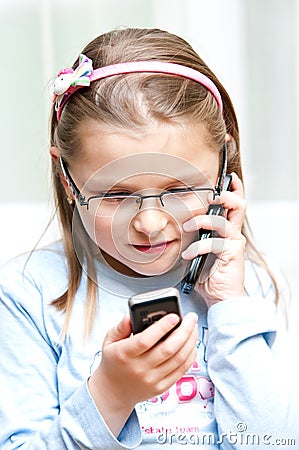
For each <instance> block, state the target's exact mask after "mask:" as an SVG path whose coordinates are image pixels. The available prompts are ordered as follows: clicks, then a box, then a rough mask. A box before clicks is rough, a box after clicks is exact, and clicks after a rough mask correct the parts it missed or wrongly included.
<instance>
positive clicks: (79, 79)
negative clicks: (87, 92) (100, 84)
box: [54, 54, 92, 111]
mask: <svg viewBox="0 0 299 450" xmlns="http://www.w3.org/2000/svg"><path fill="white" fill-rule="evenodd" d="M91 72H92V61H91V59H89V58H87V56H85V55H83V54H81V55H80V56H79V65H78V67H77V68H76V69H71V68H66V69H63V70H61V71H60V72H59V74H58V75H57V77H56V80H55V82H54V94H55V97H54V101H55V109H56V111H58V110H59V109H60V108H61V107H62V105H63V104H64V103H65V102H66V100H67V98H68V97H69V96H70V95H72V94H73V93H74V92H75V91H76V90H77V89H79V88H80V87H85V86H89V85H90V75H91Z"/></svg>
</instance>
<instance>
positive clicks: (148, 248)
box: [133, 241, 173, 254]
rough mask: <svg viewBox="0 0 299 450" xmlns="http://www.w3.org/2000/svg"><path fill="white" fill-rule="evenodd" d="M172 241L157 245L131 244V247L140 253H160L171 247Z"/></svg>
mask: <svg viewBox="0 0 299 450" xmlns="http://www.w3.org/2000/svg"><path fill="white" fill-rule="evenodd" d="M172 242H173V241H167V242H159V243H158V244H133V247H134V248H135V249H136V250H138V251H139V252H141V253H150V254H152V253H161V252H163V251H165V250H166V249H167V248H168V247H170V246H171V244H172Z"/></svg>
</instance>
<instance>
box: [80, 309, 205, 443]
mask: <svg viewBox="0 0 299 450" xmlns="http://www.w3.org/2000/svg"><path fill="white" fill-rule="evenodd" d="M178 321H179V317H178V316H177V315H176V314H168V315H166V316H164V317H163V318H162V319H160V320H159V321H158V322H155V323H154V324H152V325H151V326H150V327H148V328H147V329H146V330H144V331H143V332H142V333H139V334H136V335H131V324H130V318H129V316H126V317H124V319H123V320H122V321H121V322H120V323H119V324H118V325H117V326H116V327H114V328H112V329H111V330H110V331H109V332H108V334H107V336H106V338H105V341H104V344H103V352H102V360H101V363H100V365H99V367H98V368H97V369H96V371H95V372H94V374H93V375H92V376H91V377H90V379H89V382H88V384H89V390H90V393H91V395H92V397H93V398H94V401H95V403H96V405H97V407H98V409H99V411H100V412H101V414H102V416H103V418H104V420H105V422H106V423H107V425H108V426H109V428H110V430H111V431H112V433H113V434H114V435H115V436H117V435H118V434H119V432H120V431H121V429H122V427H123V425H124V423H125V422H126V420H127V418H128V417H129V415H130V413H131V411H132V410H133V409H134V407H135V405H136V403H138V402H140V401H145V400H148V399H150V398H152V397H155V396H157V395H159V394H162V393H163V392H164V391H166V390H167V389H168V388H169V387H170V386H172V385H173V384H174V383H175V382H176V381H178V380H179V379H180V378H181V377H182V376H183V375H184V373H185V372H186V371H187V370H188V369H189V368H190V367H191V366H192V364H193V362H194V360H195V358H196V341H197V316H196V314H194V313H189V314H187V315H186V316H185V317H184V319H183V320H182V323H181V324H180V326H179V327H178V328H176V329H175V330H174V331H173V332H172V333H171V334H170V335H169V336H168V337H167V338H166V339H165V340H163V341H161V342H159V341H160V339H161V338H162V337H163V336H164V335H165V334H166V333H167V332H168V331H170V330H171V329H172V328H174V327H175V325H176V324H177V323H178Z"/></svg>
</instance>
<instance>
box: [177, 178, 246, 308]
mask: <svg viewBox="0 0 299 450" xmlns="http://www.w3.org/2000/svg"><path fill="white" fill-rule="evenodd" d="M232 176H233V177H232V183H231V191H224V192H223V193H222V194H221V196H220V198H218V199H217V200H216V201H215V202H214V203H219V200H220V203H221V204H222V205H223V207H224V208H225V209H226V210H227V216H226V218H225V217H222V216H213V215H209V216H208V215H199V216H196V217H194V218H192V219H191V220H189V221H188V222H185V223H184V224H183V229H184V231H192V232H194V231H195V230H199V229H206V230H215V231H216V232H217V233H218V235H220V237H214V238H209V239H204V240H201V241H197V242H193V243H192V244H191V245H190V246H189V247H188V248H187V249H186V250H185V251H184V252H183V253H182V257H183V258H184V259H187V260H191V259H193V258H195V257H196V256H198V255H204V254H206V253H213V254H214V255H215V256H216V260H215V262H214V264H213V266H212V267H211V269H210V271H209V272H208V273H207V274H205V277H204V278H203V279H201V278H200V279H199V280H198V281H197V283H196V285H195V290H196V291H197V292H199V293H200V294H201V295H202V297H203V298H204V299H205V301H206V303H207V305H208V307H209V306H211V305H212V304H214V303H217V302H219V301H221V300H226V299H229V298H234V297H240V296H243V295H245V291H244V251H245V243H246V240H245V237H244V236H243V235H242V233H241V229H242V225H243V222H244V219H245V211H246V203H245V200H244V198H243V196H244V191H243V185H242V183H241V180H240V179H239V177H238V176H237V175H236V174H235V173H233V174H232Z"/></svg>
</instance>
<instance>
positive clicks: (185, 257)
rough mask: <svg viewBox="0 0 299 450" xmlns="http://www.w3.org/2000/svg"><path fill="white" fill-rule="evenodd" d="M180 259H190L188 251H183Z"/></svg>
mask: <svg viewBox="0 0 299 450" xmlns="http://www.w3.org/2000/svg"><path fill="white" fill-rule="evenodd" d="M181 256H182V258H183V259H189V258H190V254H189V251H188V249H186V250H184V251H183V252H182V255H181Z"/></svg>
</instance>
